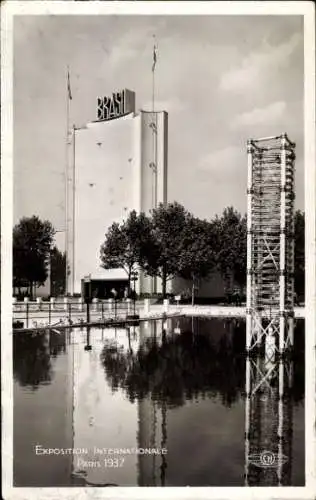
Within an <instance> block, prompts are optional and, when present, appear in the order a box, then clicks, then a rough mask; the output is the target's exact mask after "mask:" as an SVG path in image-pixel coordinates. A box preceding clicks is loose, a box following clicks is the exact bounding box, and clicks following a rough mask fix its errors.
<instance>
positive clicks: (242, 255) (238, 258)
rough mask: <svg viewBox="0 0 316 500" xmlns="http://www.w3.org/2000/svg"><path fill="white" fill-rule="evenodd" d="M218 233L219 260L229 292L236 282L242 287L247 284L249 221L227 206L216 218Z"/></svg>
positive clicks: (215, 224)
mask: <svg viewBox="0 0 316 500" xmlns="http://www.w3.org/2000/svg"><path fill="white" fill-rule="evenodd" d="M214 226H215V227H216V230H217V234H218V242H219V249H218V255H217V262H218V267H219V270H220V272H221V274H222V276H223V277H224V279H225V281H226V289H227V292H228V293H231V292H232V288H233V286H234V284H235V283H236V284H238V285H239V287H240V288H242V287H244V286H245V284H246V266H247V221H246V216H243V217H242V216H241V214H240V213H239V212H237V211H236V210H235V209H234V208H233V207H227V208H225V210H224V211H223V215H222V217H221V218H219V217H217V216H216V218H215V220H214Z"/></svg>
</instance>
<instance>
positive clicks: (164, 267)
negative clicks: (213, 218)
mask: <svg viewBox="0 0 316 500" xmlns="http://www.w3.org/2000/svg"><path fill="white" fill-rule="evenodd" d="M188 216H189V213H188V212H187V211H186V210H185V209H184V207H183V206H182V205H180V204H179V203H176V202H175V203H170V204H169V205H167V206H165V205H163V204H162V203H161V204H160V205H159V207H158V208H156V209H154V210H153V212H152V217H151V224H152V227H151V233H150V237H149V238H146V241H147V243H146V246H145V250H146V251H144V252H143V253H142V255H141V267H142V268H143V269H144V271H145V272H146V274H147V275H149V276H158V277H160V278H161V279H162V295H163V297H165V295H166V288H167V281H168V280H170V279H172V278H173V277H174V276H175V275H176V274H177V272H178V269H179V254H180V249H181V248H182V244H181V238H182V234H183V231H184V229H185V226H186V223H187V218H188Z"/></svg>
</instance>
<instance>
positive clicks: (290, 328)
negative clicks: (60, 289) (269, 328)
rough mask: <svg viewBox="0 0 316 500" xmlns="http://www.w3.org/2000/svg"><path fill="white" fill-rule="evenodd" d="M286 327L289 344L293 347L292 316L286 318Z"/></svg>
mask: <svg viewBox="0 0 316 500" xmlns="http://www.w3.org/2000/svg"><path fill="white" fill-rule="evenodd" d="M288 329H289V332H288V339H289V345H290V346H291V347H293V346H294V317H293V316H290V317H289V318H288Z"/></svg>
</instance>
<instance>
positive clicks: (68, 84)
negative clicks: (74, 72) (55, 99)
mask: <svg viewBox="0 0 316 500" xmlns="http://www.w3.org/2000/svg"><path fill="white" fill-rule="evenodd" d="M67 89H68V99H69V101H72V93H71V87H70V76H69V69H68V70H67Z"/></svg>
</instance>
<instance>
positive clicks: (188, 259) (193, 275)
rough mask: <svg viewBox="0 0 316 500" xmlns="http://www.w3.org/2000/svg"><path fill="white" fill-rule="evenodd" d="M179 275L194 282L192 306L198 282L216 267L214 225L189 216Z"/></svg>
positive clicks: (180, 256)
mask: <svg viewBox="0 0 316 500" xmlns="http://www.w3.org/2000/svg"><path fill="white" fill-rule="evenodd" d="M180 244H181V247H180V253H179V264H178V265H179V270H178V274H179V276H181V277H182V278H184V279H187V280H191V281H192V305H194V291H195V288H196V284H197V282H198V280H200V279H203V278H206V277H207V276H208V275H209V273H210V272H211V271H212V269H213V268H214V266H215V257H216V235H215V232H214V228H213V225H212V224H211V223H210V222H207V221H205V220H200V219H197V218H196V217H192V216H188V217H187V222H186V226H185V228H184V230H183V233H182V235H181V242H180Z"/></svg>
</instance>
